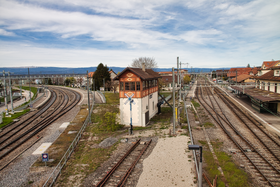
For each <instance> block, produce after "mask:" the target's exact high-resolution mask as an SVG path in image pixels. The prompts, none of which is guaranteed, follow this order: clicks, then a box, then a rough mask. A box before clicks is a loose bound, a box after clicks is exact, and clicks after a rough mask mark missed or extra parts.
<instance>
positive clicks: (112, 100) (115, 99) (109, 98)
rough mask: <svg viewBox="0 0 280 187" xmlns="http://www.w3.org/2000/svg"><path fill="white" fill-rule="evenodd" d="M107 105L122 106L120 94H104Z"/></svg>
mask: <svg viewBox="0 0 280 187" xmlns="http://www.w3.org/2000/svg"><path fill="white" fill-rule="evenodd" d="M104 95H105V98H106V104H120V97H119V93H104Z"/></svg>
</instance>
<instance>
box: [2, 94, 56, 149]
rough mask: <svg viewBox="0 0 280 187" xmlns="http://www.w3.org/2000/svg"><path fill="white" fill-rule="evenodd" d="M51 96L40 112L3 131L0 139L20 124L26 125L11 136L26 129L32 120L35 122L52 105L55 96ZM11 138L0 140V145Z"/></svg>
mask: <svg viewBox="0 0 280 187" xmlns="http://www.w3.org/2000/svg"><path fill="white" fill-rule="evenodd" d="M51 94H52V95H53V97H52V98H50V99H49V100H48V101H49V102H48V104H47V105H46V106H45V107H44V108H42V110H40V111H39V112H36V113H35V114H33V115H32V116H30V117H29V118H27V119H25V120H24V121H22V122H21V123H20V124H17V125H16V126H14V127H12V128H11V129H9V130H7V131H5V132H4V133H2V134H1V135H0V138H2V137H3V136H5V135H7V134H8V133H10V132H12V131H13V130H15V129H16V128H18V127H19V126H22V124H24V123H26V122H28V121H29V122H28V123H26V124H25V125H23V126H22V127H21V128H20V129H18V130H17V131H16V132H15V133H13V134H16V133H17V132H19V131H21V130H22V129H24V128H26V127H27V126H28V125H29V124H31V123H32V122H33V121H34V120H36V119H37V118H38V117H40V115H41V114H43V113H44V112H45V111H47V110H48V109H49V107H50V106H51V105H52V104H53V102H54V101H55V99H56V94H55V93H51ZM1 132H3V131H1ZM11 137H12V136H9V137H8V138H6V139H5V140H2V141H0V145H1V144H2V143H3V142H5V141H7V140H8V139H9V138H11Z"/></svg>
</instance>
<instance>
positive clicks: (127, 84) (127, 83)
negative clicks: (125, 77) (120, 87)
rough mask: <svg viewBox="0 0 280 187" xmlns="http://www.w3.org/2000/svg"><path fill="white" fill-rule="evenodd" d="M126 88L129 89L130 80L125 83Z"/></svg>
mask: <svg viewBox="0 0 280 187" xmlns="http://www.w3.org/2000/svg"><path fill="white" fill-rule="evenodd" d="M125 90H129V82H126V83H125Z"/></svg>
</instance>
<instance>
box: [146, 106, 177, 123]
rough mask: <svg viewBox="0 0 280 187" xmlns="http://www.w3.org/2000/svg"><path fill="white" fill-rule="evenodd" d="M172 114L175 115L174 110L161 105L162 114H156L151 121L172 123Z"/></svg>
mask: <svg viewBox="0 0 280 187" xmlns="http://www.w3.org/2000/svg"><path fill="white" fill-rule="evenodd" d="M172 116H173V112H172V109H171V108H170V107H161V114H157V115H155V116H154V117H153V118H152V119H150V121H153V122H168V123H170V118H171V117H172Z"/></svg>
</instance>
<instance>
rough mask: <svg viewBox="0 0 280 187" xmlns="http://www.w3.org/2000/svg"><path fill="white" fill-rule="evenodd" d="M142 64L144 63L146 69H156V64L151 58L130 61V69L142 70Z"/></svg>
mask: <svg viewBox="0 0 280 187" xmlns="http://www.w3.org/2000/svg"><path fill="white" fill-rule="evenodd" d="M142 63H145V67H146V68H147V69H154V68H157V67H158V66H157V63H156V61H155V59H154V58H151V57H139V58H136V59H134V60H133V61H132V64H131V67H135V68H142Z"/></svg>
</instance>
